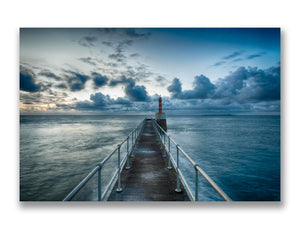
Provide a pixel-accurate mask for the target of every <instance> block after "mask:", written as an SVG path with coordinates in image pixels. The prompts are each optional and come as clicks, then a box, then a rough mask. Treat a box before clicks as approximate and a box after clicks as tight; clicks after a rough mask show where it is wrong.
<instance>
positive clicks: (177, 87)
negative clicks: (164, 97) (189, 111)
mask: <svg viewBox="0 0 300 229" xmlns="http://www.w3.org/2000/svg"><path fill="white" fill-rule="evenodd" d="M167 89H168V91H169V92H170V93H171V96H172V97H173V98H177V99H180V95H181V92H182V87H181V82H180V80H179V79H178V78H174V79H173V82H172V84H171V85H170V86H169V87H168V88H167Z"/></svg>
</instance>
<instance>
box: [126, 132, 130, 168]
mask: <svg viewBox="0 0 300 229" xmlns="http://www.w3.org/2000/svg"><path fill="white" fill-rule="evenodd" d="M126 169H130V165H129V136H128V137H127V165H126Z"/></svg>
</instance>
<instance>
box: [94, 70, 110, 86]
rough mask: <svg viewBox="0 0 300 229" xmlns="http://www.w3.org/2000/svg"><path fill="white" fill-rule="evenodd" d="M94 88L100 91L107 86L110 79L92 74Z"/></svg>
mask: <svg viewBox="0 0 300 229" xmlns="http://www.w3.org/2000/svg"><path fill="white" fill-rule="evenodd" d="M92 76H93V82H94V88H95V89H98V88H99V87H103V86H105V85H106V84H107V81H108V78H107V77H106V76H103V75H101V74H99V73H97V72H92Z"/></svg>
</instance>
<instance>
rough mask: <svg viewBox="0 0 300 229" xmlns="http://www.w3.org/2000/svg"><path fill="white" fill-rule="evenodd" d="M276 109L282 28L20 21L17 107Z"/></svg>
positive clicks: (69, 110)
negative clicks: (67, 25)
mask: <svg viewBox="0 0 300 229" xmlns="http://www.w3.org/2000/svg"><path fill="white" fill-rule="evenodd" d="M159 96H162V99H163V111H164V112H166V114H167V115H168V114H172V115H177V114H180V115H182V114H187V115H189V114H197V115H198V114H280V29H279V28H21V29H20V113H21V114H108V115H110V114H146V115H151V114H154V113H155V112H157V110H158V97H159Z"/></svg>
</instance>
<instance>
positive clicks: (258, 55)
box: [247, 52, 266, 60]
mask: <svg viewBox="0 0 300 229" xmlns="http://www.w3.org/2000/svg"><path fill="white" fill-rule="evenodd" d="M265 54H266V53H265V52H260V53H256V54H252V55H249V56H247V59H248V60H251V59H255V58H258V57H261V56H263V55H265Z"/></svg>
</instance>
